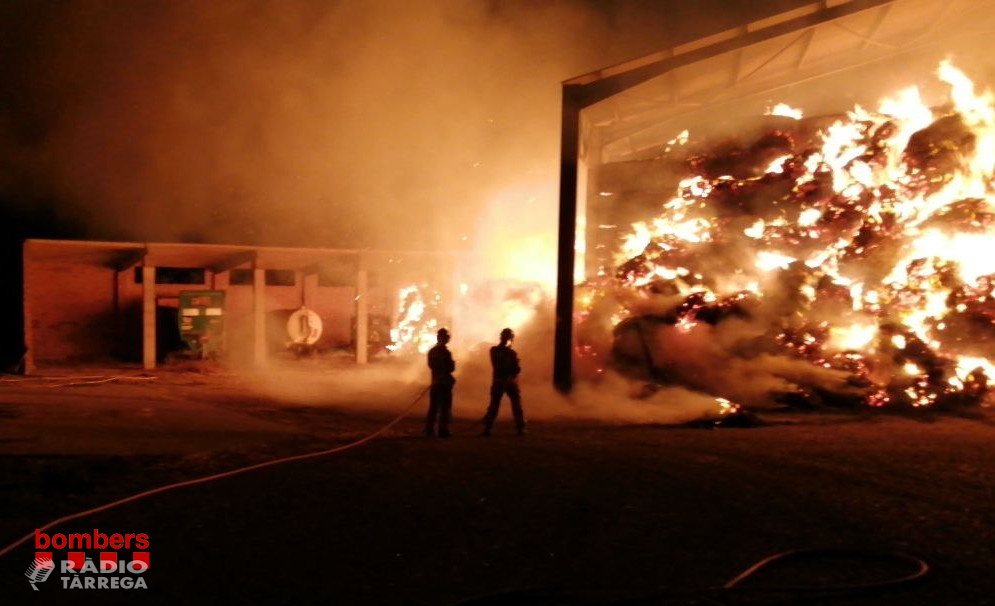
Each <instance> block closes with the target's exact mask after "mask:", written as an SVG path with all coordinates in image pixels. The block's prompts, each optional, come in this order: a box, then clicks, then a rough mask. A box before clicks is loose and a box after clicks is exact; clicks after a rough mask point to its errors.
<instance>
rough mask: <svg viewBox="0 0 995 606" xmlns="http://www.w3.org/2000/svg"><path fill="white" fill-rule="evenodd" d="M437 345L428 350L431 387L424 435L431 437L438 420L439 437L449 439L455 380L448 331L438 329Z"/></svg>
mask: <svg viewBox="0 0 995 606" xmlns="http://www.w3.org/2000/svg"><path fill="white" fill-rule="evenodd" d="M435 339H436V341H437V343H436V344H435V346H434V347H433V348H432V349H430V350H428V367H429V368H430V369H431V371H432V387H430V388H429V392H428V417H426V418H425V435H426V436H429V437H432V436H434V435H436V433H435V421H436V418H438V420H439V434H438V435H439V437H440V438H448V437H449V435H450V434H449V422H450V420H452V418H453V385H455V384H456V378H455V377H453V372H454V371H455V370H456V362H454V361H453V354H451V353H450V352H449V348H448V347H446V343H449V331H448V330H446V329H445V328H440V329H439V332H438V333H436V336H435Z"/></svg>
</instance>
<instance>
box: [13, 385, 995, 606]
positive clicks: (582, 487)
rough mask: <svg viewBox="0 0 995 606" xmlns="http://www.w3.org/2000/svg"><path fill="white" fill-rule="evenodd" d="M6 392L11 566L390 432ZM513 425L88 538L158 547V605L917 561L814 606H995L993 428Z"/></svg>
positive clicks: (184, 397)
mask: <svg viewBox="0 0 995 606" xmlns="http://www.w3.org/2000/svg"><path fill="white" fill-rule="evenodd" d="M0 387H2V388H3V392H2V394H0V402H3V404H2V405H0V474H2V475H0V478H2V480H0V503H2V506H0V509H2V510H3V512H4V514H3V516H2V517H0V543H4V544H6V543H7V542H8V541H9V540H12V539H13V538H15V537H18V536H20V535H21V534H24V533H25V532H27V531H30V530H32V529H33V528H34V527H35V526H36V525H37V524H38V523H39V522H42V521H46V520H49V519H51V518H53V517H56V516H58V515H61V514H64V513H66V512H69V511H75V510H77V509H80V508H83V507H86V506H90V505H94V504H98V503H101V502H104V501H107V500H111V499H113V498H116V497H119V496H123V495H125V494H128V493H130V492H134V491H135V490H138V489H141V488H145V487H150V486H155V485H158V484H161V483H164V482H168V481H174V480H176V479H180V478H186V477H194V476H197V475H202V474H204V473H207V472H210V471H214V470H220V469H227V468H230V467H234V466H237V465H239V464H241V463H245V462H249V461H256V460H261V459H264V458H266V457H269V456H273V455H275V454H282V453H288V452H302V451H306V450H309V449H315V448H319V447H323V446H325V445H328V444H332V443H336V442H340V441H342V440H344V439H346V438H347V437H349V436H352V435H359V434H361V433H363V432H365V431H368V430H370V429H372V428H375V427H376V426H377V424H378V423H380V422H382V421H384V420H386V419H387V418H389V414H388V413H387V412H386V411H375V412H371V413H368V414H362V415H360V414H356V413H355V412H351V413H346V412H342V411H340V410H336V409H331V408H327V407H303V406H292V405H288V404H285V403H284V404H281V403H278V402H276V401H274V400H270V399H267V398H264V397H261V396H257V397H255V398H250V397H248V396H246V395H245V394H244V393H242V392H241V391H240V390H239V388H238V386H237V385H232V384H231V382H230V380H229V379H218V378H216V377H209V376H201V377H198V376H197V375H192V374H190V375H177V376H175V377H167V378H166V380H163V381H161V382H159V383H157V384H155V385H151V384H140V385H139V384H124V385H101V386H90V387H78V388H44V389H43V388H42V387H40V386H39V385H36V384H6V383H5V384H0ZM405 397H407V394H406V396H405ZM419 412H420V410H419ZM505 414H507V413H505ZM467 416H471V415H467ZM503 420H504V421H505V422H504V423H503V424H502V425H500V426H499V430H500V431H499V433H498V435H496V436H494V437H492V438H490V439H483V438H479V437H477V436H476V431H475V428H474V427H472V425H470V424H469V421H465V420H464V421H462V422H461V424H460V425H458V426H457V429H463V428H466V430H465V431H463V432H462V433H460V434H459V435H457V436H455V437H454V438H452V439H451V440H449V441H440V440H426V439H424V438H420V437H417V433H418V430H419V429H420V426H419V423H418V422H417V421H415V420H411V421H406V422H405V423H402V424H401V425H399V426H398V427H397V430H396V431H393V432H391V433H390V434H389V435H388V436H387V437H386V438H385V439H382V440H379V441H377V442H374V443H371V444H369V445H367V446H365V447H363V448H362V449H357V450H353V451H350V452H348V453H345V454H343V455H339V456H337V457H332V458H328V459H323V460H315V461H308V462H302V463H296V464H293V465H291V466H287V467H281V468H274V469H269V470H264V471H259V472H256V473H253V474H251V475H247V476H242V477H239V478H234V479H229V480H225V481H222V482H220V483H216V484H210V485H204V486H200V487H196V488H190V489H184V490H182V491H179V492H175V493H172V494H168V495H164V496H160V497H157V498H155V499H153V500H149V501H146V502H143V503H139V504H134V505H130V506H127V507H125V508H122V509H120V510H118V511H116V512H112V513H105V514H100V515H97V516H94V517H93V518H91V519H89V520H88V521H86V522H83V523H80V524H79V525H78V526H76V527H74V528H75V529H77V530H86V529H92V528H100V529H101V530H105V531H109V532H114V531H120V532H147V533H149V534H150V538H151V543H152V545H151V547H150V551H151V552H154V553H153V555H152V559H153V560H154V566H153V568H152V570H151V571H150V573H149V577H148V583H149V586H150V589H149V590H148V592H147V593H146V594H144V595H143V596H139V597H141V598H142V602H143V603H199V602H202V601H209V598H210V597H213V596H240V597H242V598H243V600H239V601H244V599H247V600H248V601H250V602H266V603H285V602H287V601H291V597H293V596H300V598H301V599H302V600H303V601H304V602H305V603H309V602H311V601H314V600H316V599H317V598H318V597H320V598H322V601H324V602H326V603H334V604H433V605H434V604H450V603H454V602H456V601H458V600H459V599H461V598H465V597H468V596H473V595H478V594H484V593H491V592H496V591H502V590H509V589H516V588H526V587H535V586H567V587H582V586H585V585H592V584H593V585H597V586H620V587H623V588H627V590H632V591H641V590H651V589H657V588H670V589H694V588H700V587H706V586H710V585H714V584H716V583H720V582H722V581H724V580H726V579H728V578H729V577H731V576H733V575H735V574H736V573H737V572H739V571H740V570H741V569H743V568H745V567H746V566H748V565H749V564H751V563H753V562H754V561H756V560H758V559H760V558H762V557H764V556H766V555H769V554H772V553H775V552H779V551H783V550H788V549H793V548H800V547H810V546H827V545H835V546H844V545H845V546H860V547H880V548H886V549H898V550H902V551H906V552H908V553H912V554H915V555H918V556H920V557H922V558H924V559H926V560H927V561H928V562H930V564H931V565H932V566H933V567H934V569H935V570H934V574H933V575H932V576H931V577H930V578H929V579H928V580H927V581H926V582H924V583H922V584H920V585H918V586H916V587H913V588H909V589H907V590H903V591H901V592H895V593H888V594H883V595H877V596H871V597H867V598H860V599H858V598H853V597H846V598H842V599H837V600H835V601H833V600H826V601H824V602H814V601H806V603H826V604H985V603H992V602H991V600H992V598H991V597H990V596H991V595H992V590H993V589H995V582H993V581H992V580H991V575H990V570H991V569H992V566H993V564H995V554H993V552H992V549H991V546H992V545H993V544H995V542H993V539H995V530H993V528H995V514H993V513H992V508H991V506H992V503H993V496H995V468H993V466H992V464H991V461H992V460H993V458H995V426H993V424H992V418H991V417H990V415H988V414H979V415H977V416H976V417H973V418H965V417H958V418H953V417H929V418H926V417H922V418H917V419H911V418H899V417H861V418H853V417H848V416H841V415H808V416H796V417H794V418H792V419H789V420H790V421H791V422H792V423H791V424H782V425H774V426H768V427H763V428H756V429H749V430H736V429H724V430H701V429H670V428H661V427H636V426H604V425H598V424H593V423H584V424H578V423H570V422H567V421H556V422H552V421H546V422H536V423H533V427H532V430H533V431H532V434H531V435H529V436H527V437H525V438H516V437H515V436H513V435H511V432H510V422H509V421H508V420H507V419H503ZM66 530H70V529H66ZM30 555H31V550H30V549H22V550H20V551H18V552H16V553H15V554H13V556H12V557H7V558H4V559H2V560H0V595H4V596H5V599H4V600H3V603H5V604H6V603H21V602H22V601H24V600H26V599H27V597H28V595H29V594H30V593H31V591H30V586H29V585H28V584H27V582H26V581H25V579H24V578H23V576H22V575H23V572H24V569H25V568H26V566H27V563H28V561H29V557H30ZM787 580H793V577H792V578H791V579H787ZM821 580H826V579H825V578H822V579H821ZM55 583H58V581H57V580H55V581H54V582H53V581H52V580H50V581H49V582H48V585H47V586H44V587H43V591H45V593H44V594H39V596H41V595H44V598H45V602H46V603H63V602H66V603H68V602H69V601H72V602H73V603H79V602H80V601H81V596H82V597H84V598H91V599H92V601H93V602H98V601H99V602H101V603H117V601H128V600H129V598H130V600H133V601H137V600H136V597H134V596H132V595H131V594H126V593H122V592H117V593H115V592H107V591H93V592H90V593H89V594H86V593H81V592H79V591H77V592H67V591H64V590H61V589H58V588H57V587H56V586H55ZM11 595H12V596H20V597H19V598H15V599H14V600H13V601H10V602H8V600H7V599H6V596H11ZM69 598H72V600H70V599H69ZM83 601H85V600H83ZM798 602H799V601H798V600H797V599H796V600H795V601H791V600H790V599H789V600H787V601H781V602H762V601H753V602H745V603H798ZM507 603H515V602H507ZM575 603H582V602H575ZM731 603H744V602H734V601H733V602H731Z"/></svg>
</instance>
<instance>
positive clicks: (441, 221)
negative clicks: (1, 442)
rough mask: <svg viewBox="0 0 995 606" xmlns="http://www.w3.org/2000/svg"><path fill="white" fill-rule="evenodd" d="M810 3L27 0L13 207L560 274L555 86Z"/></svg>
mask: <svg viewBox="0 0 995 606" xmlns="http://www.w3.org/2000/svg"><path fill="white" fill-rule="evenodd" d="M801 3H803V2H788V1H781V2H768V3H764V5H763V6H759V7H758V6H756V3H751V2H746V1H745V0H741V1H738V2H729V1H722V0H710V1H707V2H696V3H686V2H658V1H651V0H628V1H621V0H605V1H600V0H598V1H596V0H548V1H533V0H503V1H497V0H480V1H464V0H420V1H416V2H406V1H402V0H377V1H375V2H369V1H366V0H341V1H336V2H329V1H327V0H300V1H294V2H277V1H269V2H266V1H254V2H242V1H219V2H210V3H204V2H193V1H185V2H184V1H178V2H166V1H160V2H153V1H143V2H127V3H120V2H98V1H79V2H71V3H63V2H52V3H48V2H35V1H30V2H29V1H21V2H19V1H14V2H8V3H5V4H4V6H3V7H0V28H2V29H3V34H2V35H0V201H2V202H3V206H4V210H5V212H7V213H9V214H10V213H15V214H16V212H19V211H17V210H16V209H23V208H24V207H25V206H30V205H31V204H36V203H38V202H37V201H39V200H41V201H44V204H45V205H47V206H49V207H51V208H52V209H53V214H52V216H53V220H52V221H46V222H44V223H43V224H41V225H40V226H34V227H32V228H31V229H30V230H28V231H29V232H30V233H28V232H25V233H24V234H20V235H22V236H23V235H28V236H33V237H39V236H40V237H45V236H51V235H63V234H64V233H65V232H64V230H58V229H56V228H55V227H54V225H53V224H54V223H55V222H58V221H63V222H64V221H69V220H72V221H74V222H76V223H77V224H78V225H79V226H81V227H80V228H79V229H77V230H76V231H74V232H73V233H74V235H77V236H79V237H88V238H95V239H124V240H138V241H143V240H150V241H202V242H238V243H250V244H275V245H291V246H294V245H299V246H322V247H330V248H345V247H389V248H410V249H449V250H451V249H462V250H466V251H468V252H472V253H473V254H475V255H476V256H477V258H479V259H482V263H479V264H471V265H470V267H471V268H472V271H474V272H477V273H479V274H482V275H480V276H478V277H481V278H513V279H522V280H537V281H540V282H545V283H549V282H551V281H552V279H553V276H554V267H555V251H554V242H555V235H556V212H557V205H556V190H557V174H558V162H559V107H560V85H559V83H560V82H561V81H562V80H564V79H566V78H568V77H571V76H574V75H577V74H579V73H583V72H586V71H590V70H592V69H596V68H599V67H602V66H604V65H608V64H612V63H615V62H619V61H622V60H626V59H629V58H632V57H635V56H639V55H642V54H646V53H649V52H653V51H656V50H659V49H660V48H665V47H667V46H670V45H673V44H677V43H680V42H683V41H686V40H689V39H693V38H696V37H699V36H701V35H704V34H707V33H710V32H712V31H716V30H721V29H725V28H728V27H732V26H734V25H737V24H740V23H742V22H745V21H748V20H750V19H755V18H760V17H762V16H764V15H766V14H769V13H774V12H778V11H779V10H783V9H784V8H787V7H790V6H792V5H797V4H801ZM535 325H538V324H535ZM500 328H501V327H500V326H495V327H494V328H493V330H494V331H495V332H496V331H497V330H499V329H500ZM457 337H459V335H457ZM528 338H529V336H528V335H525V334H523V335H522V341H523V342H524V341H525V340H526V339H528ZM530 350H534V352H535V353H534V354H530V355H529V358H530V359H531V360H532V361H534V362H535V364H534V365H533V366H531V367H529V370H528V371H527V372H528V373H529V374H530V375H531V377H532V378H531V379H530V380H534V381H535V382H536V383H537V384H545V383H546V382H547V381H548V376H549V373H548V372H547V371H546V370H547V369H546V367H547V366H548V364H549V358H550V357H551V348H550V347H549V342H548V341H544V342H543V344H542V345H541V346H537V347H535V348H530ZM414 368H416V369H418V371H419V372H421V371H423V369H421V368H420V365H416V366H415V367H414ZM540 369H541V370H540ZM483 372H484V374H486V369H484V370H483ZM412 373H413V374H412V375H411V376H412V377H419V376H421V375H419V374H417V373H416V372H415V371H412Z"/></svg>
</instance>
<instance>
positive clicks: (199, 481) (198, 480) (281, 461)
mask: <svg viewBox="0 0 995 606" xmlns="http://www.w3.org/2000/svg"><path fill="white" fill-rule="evenodd" d="M428 390H429V388H428V387H425V388H424V389H422V390H421V391H420V392H418V395H417V396H415V399H414V400H412V401H411V403H410V404H408V406H407V407H406V408H405V409H404V410H402V411H401V412H400V413H399V414H398V415H397V416H396V417H394V418H393V419H392V420H391V421H390V422H389V423H387V424H386V425H384V426H382V427H380V428H379V429H377V430H376V431H374V432H372V433H370V434H367V435H366V436H364V437H362V438H360V439H358V440H354V441H352V442H349V443H347V444H342V445H340V446H335V447H334V448H328V449H326V450H319V451H317V452H309V453H304V454H299V455H292V456H289V457H281V458H279V459H273V460H270V461H263V462H262V463H255V464H253V465H247V466H245V467H239V468H237V469H232V470H229V471H223V472H221V473H216V474H213V475H209V476H205V477H202V478H194V479H193V480H184V481H182V482H176V483H173V484H167V485H165V486H159V487H156V488H151V489H149V490H146V491H144V492H139V493H137V494H133V495H131V496H128V497H124V498H123V499H118V500H117V501H113V502H110V503H105V504H104V505H99V506H97V507H93V508H92V509H87V510H85V511H79V512H77V513H72V514H69V515H65V516H62V517H61V518H58V519H56V520H52V521H51V522H49V523H47V524H45V525H44V526H41V527H39V528H38V530H37V531H32V532H30V533H28V534H26V535H24V536H23V537H21V538H20V539H18V540H16V541H14V542H13V543H11V544H10V545H7V546H6V547H4V548H3V549H0V558H2V557H3V556H5V555H7V554H8V553H10V552H12V551H13V550H15V549H17V548H18V547H20V546H21V545H24V544H25V543H27V542H28V541H30V540H32V539H33V538H34V536H35V532H44V531H48V530H51V529H52V528H55V527H56V526H59V525H61V524H65V523H67V522H72V521H74V520H79V519H82V518H85V517H88V516H91V515H94V514H97V513H101V512H104V511H108V510H110V509H115V508H117V507H120V506H122V505H126V504H128V503H134V502H135V501H139V500H142V499H145V498H148V497H151V496H154V495H158V494H162V493H165V492H170V491H172V490H176V489H179V488H185V487H187V486H196V485H198V484H206V483H208V482H213V481H215V480H222V479H224V478H231V477H234V476H238V475H242V474H245V473H248V472H250V471H256V470H258V469H265V468H267V467H275V466H277V465H283V464H284V463H292V462H295V461H304V460H306V459H316V458H319V457H325V456H328V455H332V454H338V453H340V452H344V451H346V450H350V449H352V448H356V447H357V446H362V445H363V444H366V443H367V442H370V441H371V440H373V439H374V438H376V437H377V436H379V435H381V434H382V433H384V432H385V431H387V430H389V429H390V428H391V427H393V426H395V425H397V424H398V423H400V422H401V421H402V420H403V419H404V418H405V417H406V416H408V413H410V412H411V411H412V410H413V409H414V407H415V406H417V404H418V402H419V401H420V400H421V399H422V398H423V397H424V396H425V394H426V393H428Z"/></svg>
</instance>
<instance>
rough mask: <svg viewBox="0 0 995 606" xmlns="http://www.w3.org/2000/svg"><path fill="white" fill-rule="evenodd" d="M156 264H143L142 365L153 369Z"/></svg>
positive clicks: (154, 358)
mask: <svg viewBox="0 0 995 606" xmlns="http://www.w3.org/2000/svg"><path fill="white" fill-rule="evenodd" d="M155 354H156V334H155V266H154V265H142V367H143V368H144V369H145V370H152V369H153V368H155V363H156V355H155Z"/></svg>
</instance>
